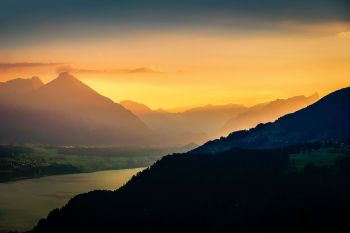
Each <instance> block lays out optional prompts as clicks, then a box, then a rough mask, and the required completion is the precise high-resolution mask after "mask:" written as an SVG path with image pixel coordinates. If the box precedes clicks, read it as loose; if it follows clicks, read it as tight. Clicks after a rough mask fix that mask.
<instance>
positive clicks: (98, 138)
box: [0, 73, 318, 146]
mask: <svg viewBox="0 0 350 233" xmlns="http://www.w3.org/2000/svg"><path fill="white" fill-rule="evenodd" d="M317 98H318V96H317V95H313V96H310V97H304V96H298V97H292V98H289V99H285V100H276V101H272V102H267V103H262V104H258V105H255V106H252V107H246V106H243V105H238V104H227V105H206V106H202V107H197V108H192V109H188V110H186V111H184V112H179V113H171V112H167V111H164V110H152V109H150V108H149V107H148V106H146V105H144V104H140V103H136V102H133V101H130V100H127V101H122V102H120V103H119V104H118V103H114V102H113V101H112V100H110V99H108V98H107V97H104V96H102V95H100V94H99V93H97V92H96V91H94V90H93V89H91V88H90V87H88V86H87V85H85V84H84V83H82V82H81V81H79V80H78V79H77V78H75V77H73V76H72V75H70V74H69V73H61V74H60V75H59V76H58V77H57V78H56V79H54V80H53V81H51V82H49V83H47V84H44V83H43V82H42V81H41V80H40V79H39V78H38V77H33V78H31V79H14V80H10V81H8V82H5V83H0V127H1V128H2V131H1V132H0V142H1V143H39V144H41V143H42V144H54V145H77V144H78V145H137V146H139V145H151V144H152V145H162V146H183V145H186V144H189V143H196V144H202V143H204V142H205V141H208V140H210V139H213V138H217V137H220V136H222V135H227V134H228V133H229V132H231V131H235V130H239V129H246V128H250V127H254V126H256V125H257V124H259V123H261V122H269V121H273V120H276V119H277V118H278V117H280V116H282V115H284V114H287V113H290V112H294V111H296V110H298V109H300V108H303V107H306V106H308V105H309V104H311V103H313V102H315V101H316V100H317Z"/></svg>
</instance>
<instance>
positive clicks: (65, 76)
mask: <svg viewBox="0 0 350 233" xmlns="http://www.w3.org/2000/svg"><path fill="white" fill-rule="evenodd" d="M57 79H64V80H77V78H76V77H74V76H73V75H71V74H70V73H69V72H62V73H60V74H59V75H58V77H57Z"/></svg>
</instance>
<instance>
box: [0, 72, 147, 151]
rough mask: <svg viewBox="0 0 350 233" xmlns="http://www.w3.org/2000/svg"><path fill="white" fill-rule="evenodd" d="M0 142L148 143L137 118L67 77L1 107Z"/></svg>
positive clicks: (62, 75)
mask: <svg viewBox="0 0 350 233" xmlns="http://www.w3.org/2000/svg"><path fill="white" fill-rule="evenodd" d="M0 112H1V114H0V116H1V121H0V127H1V128H2V130H1V132H0V141H2V142H32V143H49V144H104V145H110V144H114V145H115V144H117V145H118V144H123V145H129V144H133V145H134V144H135V143H136V144H147V143H150V142H151V141H152V140H153V138H152V134H151V131H150V130H149V129H148V128H147V126H146V125H145V124H144V123H143V122H142V121H141V120H140V119H138V117H136V116H135V115H133V114H132V113H131V112H130V111H128V110H126V109H125V108H124V107H122V106H121V105H119V104H116V103H114V102H113V101H112V100H110V99H108V98H106V97H104V96H102V95H100V94H98V93H97V92H96V91H94V90H93V89H91V88H90V87H88V86H87V85H85V84H84V83H82V82H81V81H79V80H78V79H76V78H75V77H73V76H72V75H70V74H68V73H61V74H60V75H59V76H58V77H57V78H56V79H54V80H53V81H51V82H49V83H48V84H46V85H42V86H40V87H39V88H36V89H34V90H33V91H31V92H28V93H26V94H24V95H22V96H20V98H17V100H16V102H14V103H13V104H12V105H9V104H7V105H2V106H0Z"/></svg>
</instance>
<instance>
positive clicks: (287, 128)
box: [191, 87, 350, 153]
mask: <svg viewBox="0 0 350 233" xmlns="http://www.w3.org/2000/svg"><path fill="white" fill-rule="evenodd" d="M346 119H350V87H346V88H343V89H340V90H337V91H335V92H332V93H330V94H329V95H327V96H325V97H323V98H322V99H321V100H319V101H317V102H316V103H314V104H312V105H310V106H308V107H306V108H303V109H301V110H299V111H297V112H295V113H290V114H287V115H285V116H283V117H280V118H279V119H278V120H276V121H274V122H272V123H271V122H270V123H265V124H259V125H258V126H256V127H255V128H251V129H249V130H241V131H236V132H233V133H231V134H230V135H228V136H227V137H222V138H220V139H216V140H213V141H209V142H207V143H205V144H204V145H202V146H200V147H198V148H196V149H194V150H193V151H192V152H191V153H219V152H223V151H225V150H229V149H231V148H234V147H240V148H247V149H264V148H276V147H283V146H287V145H291V144H296V143H304V142H312V141H324V140H343V139H347V138H346V137H349V134H348V131H349V132H350V126H349V124H344V122H346Z"/></svg>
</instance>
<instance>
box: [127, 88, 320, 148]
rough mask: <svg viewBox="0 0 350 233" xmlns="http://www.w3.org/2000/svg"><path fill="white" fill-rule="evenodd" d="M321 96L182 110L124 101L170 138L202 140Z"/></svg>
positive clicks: (273, 116) (270, 117)
mask: <svg viewBox="0 0 350 233" xmlns="http://www.w3.org/2000/svg"><path fill="white" fill-rule="evenodd" d="M317 100H318V95H317V94H314V95H312V96H309V97H305V96H296V97H292V98H288V99H278V100H275V101H271V102H266V103H261V104H257V105H254V106H252V107H246V106H244V105H238V104H227V105H206V106H202V107H197V108H192V109H188V110H186V111H184V112H178V113H170V112H167V111H164V110H163V111H159V110H152V109H150V108H149V107H148V106H146V105H144V104H141V103H137V102H133V101H130V100H127V101H122V102H120V104H121V105H122V106H124V107H125V108H127V109H129V110H130V111H131V112H133V113H134V114H135V115H137V116H138V117H139V118H140V119H141V120H142V121H143V122H145V123H146V125H147V126H148V127H149V128H150V129H152V130H153V131H154V132H155V133H157V134H158V135H160V136H161V137H162V138H164V139H166V140H167V141H177V142H179V143H180V142H181V143H182V144H184V143H188V142H195V143H197V144H201V143H204V142H205V141H208V140H210V139H213V138H218V137H221V136H223V135H227V134H229V133H231V132H233V131H236V130H241V129H249V128H252V127H255V126H256V125H258V124H259V123H265V122H271V121H274V120H276V119H278V118H279V117H281V116H283V115H285V114H288V113H292V112H295V111H297V110H299V109H301V108H304V107H306V106H308V105H310V104H312V103H314V102H316V101H317Z"/></svg>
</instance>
